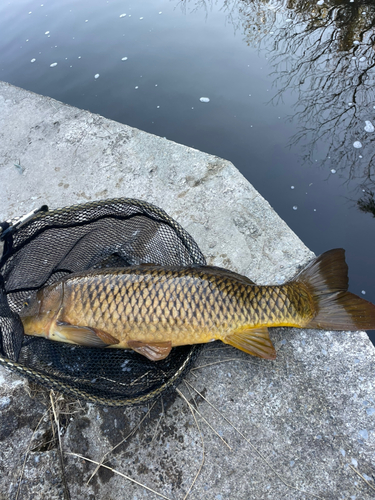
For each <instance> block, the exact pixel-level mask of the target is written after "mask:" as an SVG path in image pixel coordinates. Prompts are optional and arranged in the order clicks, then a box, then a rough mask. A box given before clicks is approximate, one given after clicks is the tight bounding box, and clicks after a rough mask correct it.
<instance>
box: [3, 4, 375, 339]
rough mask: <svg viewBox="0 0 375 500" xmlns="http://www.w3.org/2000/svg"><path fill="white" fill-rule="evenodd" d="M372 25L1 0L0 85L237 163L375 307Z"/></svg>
mask: <svg viewBox="0 0 375 500" xmlns="http://www.w3.org/2000/svg"><path fill="white" fill-rule="evenodd" d="M374 17H375V4H374V3H372V2H370V1H367V2H366V1H357V0H345V1H344V0H343V1H337V0H330V1H324V0H317V1H306V0H295V1H294V2H289V3H287V2H284V3H283V2H277V1H275V0H274V1H269V2H266V1H260V0H254V1H235V0H233V1H231V0H227V1H224V0H221V1H217V2H215V1H209V0H207V1H203V0H201V1H200V0H193V1H178V0H170V1H161V0H159V1H158V0H152V1H151V0H133V1H124V0H122V1H118V0H113V1H112V0H109V1H107V0H90V1H89V0H80V1H79V2H77V1H73V0H70V1H65V0H64V1H63V0H38V1H26V0H24V1H22V0H14V1H3V2H1V5H0V79H1V80H4V81H6V82H9V83H12V84H14V85H17V86H19V87H22V88H25V89H28V90H32V91H34V92H37V93H39V94H43V95H48V96H51V97H53V98H55V99H58V100H60V101H63V102H65V103H68V104H71V105H73V106H77V107H78V108H83V109H88V110H90V111H92V112H94V113H99V114H101V115H103V116H105V117H107V118H111V119H113V120H117V121H119V122H122V123H126V124H127V125H131V126H133V127H138V128H140V129H142V130H145V131H147V132H151V133H153V134H156V135H160V136H163V137H167V138H168V139H171V140H173V141H176V142H179V143H182V144H186V145H188V146H192V147H194V148H197V149H200V150H202V151H205V152H208V153H211V154H214V155H217V156H220V157H223V158H226V159H228V160H230V161H232V162H233V163H234V165H235V166H236V167H237V168H238V169H239V170H240V171H241V172H242V174H243V175H244V176H245V177H246V178H247V179H248V180H249V182H250V183H251V184H252V185H253V186H254V187H255V188H256V189H257V190H258V191H259V192H260V193H261V194H262V195H263V196H264V197H265V198H266V199H267V200H268V201H269V203H270V204H271V205H272V206H273V208H274V209H275V210H276V211H277V212H278V214H279V215H280V216H281V217H282V218H283V219H284V220H285V221H286V222H287V224H288V225H289V226H290V227H291V228H292V229H293V230H294V231H295V233H296V234H297V235H298V236H299V237H300V239H301V240H302V241H303V242H304V243H305V244H306V245H307V246H308V247H309V248H310V249H311V250H313V251H314V252H315V253H316V254H319V253H322V252H324V251H325V250H328V249H330V248H335V247H343V248H345V249H346V256H347V262H348V264H349V276H350V290H351V291H352V292H354V293H356V294H358V295H360V296H362V297H363V298H366V299H368V300H370V301H372V302H375V266H374V262H375V258H374V248H375V219H374V216H375V201H374V192H375V182H374V181H375V177H374V175H375V174H374V158H375V143H374V139H375V129H374V127H375V95H374V92H375V86H374V65H375V52H374V50H373V46H374V42H375V33H374V28H373V24H374V22H373V21H374ZM21 160H22V159H21ZM370 338H372V340H373V341H374V339H375V334H371V335H370Z"/></svg>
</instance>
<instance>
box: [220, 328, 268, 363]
mask: <svg viewBox="0 0 375 500" xmlns="http://www.w3.org/2000/svg"><path fill="white" fill-rule="evenodd" d="M222 340H223V342H225V343H226V344H229V345H232V346H233V347H236V348H237V349H240V350H241V351H244V352H247V353H248V354H252V355H253V356H258V357H259V358H265V359H275V358H276V351H275V348H274V346H273V344H272V342H271V339H270V337H269V334H268V328H266V327H259V328H246V329H245V328H244V329H241V330H236V331H235V332H233V333H231V334H230V335H228V336H227V337H226V338H225V339H222Z"/></svg>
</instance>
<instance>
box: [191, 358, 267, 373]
mask: <svg viewBox="0 0 375 500" xmlns="http://www.w3.org/2000/svg"><path fill="white" fill-rule="evenodd" d="M228 361H241V362H242V363H250V364H251V365H257V366H258V364H257V363H254V362H253V361H249V360H248V359H240V358H227V359H222V360H220V361H213V362H212V363H207V364H206V365H199V366H195V367H194V368H192V369H191V370H190V371H191V372H192V371H194V370H199V368H206V367H207V366H212V365H219V364H220V363H227V362H228Z"/></svg>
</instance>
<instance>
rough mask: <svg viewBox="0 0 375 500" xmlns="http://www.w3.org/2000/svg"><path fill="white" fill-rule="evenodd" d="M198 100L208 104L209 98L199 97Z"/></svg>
mask: <svg viewBox="0 0 375 500" xmlns="http://www.w3.org/2000/svg"><path fill="white" fill-rule="evenodd" d="M199 100H200V102H210V99H209V97H201V98H200V99H199Z"/></svg>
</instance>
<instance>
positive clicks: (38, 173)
mask: <svg viewBox="0 0 375 500" xmlns="http://www.w3.org/2000/svg"><path fill="white" fill-rule="evenodd" d="M0 139H1V150H0V175H1V186H2V190H1V191H2V195H1V197H0V220H4V219H7V218H10V217H14V216H18V215H21V214H23V213H25V212H28V211H29V210H31V209H32V208H36V207H38V206H40V205H42V204H45V203H47V204H48V205H49V206H50V208H55V207H59V206H64V205H70V204H73V203H79V202H84V201H86V200H93V199H102V198H109V197H111V198H112V197H118V196H126V197H133V198H140V199H144V200H147V201H149V202H152V203H155V204H156V205H158V206H160V207H161V208H163V209H164V210H166V211H167V212H168V213H169V214H170V215H171V216H172V217H174V218H175V219H176V220H178V222H180V223H181V224H182V225H183V227H185V229H187V231H189V232H190V233H191V235H192V236H193V237H194V238H195V240H196V241H197V243H198V244H199V246H200V247H201V249H202V251H203V253H204V254H205V255H206V257H207V259H208V261H209V263H210V264H215V265H219V266H224V267H227V268H230V269H232V270H234V271H237V272H240V273H243V274H246V275H247V276H249V277H250V278H251V279H253V280H254V281H255V282H258V283H280V282H282V281H284V280H286V279H288V278H290V277H291V276H292V275H293V274H294V273H295V272H296V270H297V268H298V266H300V265H302V264H305V263H306V262H307V261H308V260H309V259H310V258H311V256H312V253H311V252H310V251H309V250H308V249H307V248H306V247H305V246H304V245H303V244H302V242H301V241H300V240H299V239H298V238H297V236H296V235H295V234H294V233H293V232H292V231H291V230H290V229H289V228H288V226H287V225H286V224H285V223H284V222H283V221H282V220H281V219H280V218H279V217H278V216H277V214H276V213H275V212H274V211H273V210H272V208H271V207H270V205H269V204H268V203H267V202H266V201H265V200H264V199H263V198H262V197H261V196H260V195H259V193H258V192H257V191H256V190H255V189H254V188H253V187H252V186H251V185H250V184H249V183H248V182H247V181H246V180H245V179H244V177H243V176H242V175H241V174H240V173H239V172H238V171H237V170H236V168H235V167H234V166H233V165H232V164H231V163H230V162H228V161H225V160H223V159H221V158H217V157H214V156H211V155H207V154H205V153H202V152H200V151H197V150H194V149H191V148H188V147H186V146H182V145H179V144H176V143H173V142H171V141H168V140H166V139H163V138H160V137H156V136H153V135H150V134H147V133H145V132H142V131H140V130H137V129H134V128H131V127H128V126H126V125H122V124H119V123H116V122H113V121H111V120H107V119H105V118H103V117H101V116H98V115H94V114H92V113H89V112H87V111H82V110H79V109H76V108H73V107H70V106H67V105H65V104H62V103H60V102H57V101H55V100H53V99H50V98H47V97H42V96H39V95H36V94H33V93H31V92H27V91H25V90H22V89H19V88H16V87H13V86H11V85H9V84H6V83H0ZM15 165H18V166H15ZM271 335H272V338H273V340H274V342H275V346H276V349H277V351H278V358H277V360H276V361H275V362H267V361H264V360H258V359H255V358H250V357H249V356H247V355H245V354H243V353H241V352H239V351H236V350H234V349H232V348H230V347H227V346H226V347H225V348H224V346H223V345H221V344H218V345H216V344H215V345H214V346H212V345H210V346H207V348H206V349H205V351H204V353H203V355H202V357H201V358H200V359H199V360H198V362H197V365H198V366H202V368H199V369H197V370H195V371H193V372H192V373H191V374H190V375H189V376H188V381H189V382H190V384H192V385H193V386H195V387H196V389H198V390H199V391H200V392H202V394H204V396H205V397H206V398H207V399H208V400H209V401H211V402H212V403H213V404H214V405H216V406H217V407H218V408H219V409H220V411H221V412H222V413H223V415H225V417H226V418H227V419H229V420H230V421H231V422H232V423H233V425H234V426H235V427H236V428H237V429H238V430H240V431H241V433H242V434H243V435H244V436H246V437H247V438H248V439H249V441H250V442H247V441H246V440H245V439H244V437H243V436H241V435H240V434H238V432H236V431H235V430H234V429H233V427H231V426H230V425H229V424H228V422H227V421H226V420H224V419H223V418H222V417H221V416H220V415H219V414H218V413H217V412H215V411H214V410H213V408H212V407H211V406H209V404H208V403H207V402H206V401H205V400H203V399H202V398H200V397H198V398H197V402H198V409H199V411H200V412H201V413H202V414H203V415H204V416H205V418H206V419H207V420H208V421H209V422H210V424H211V425H212V426H213V427H214V428H215V429H216V431H217V432H218V433H219V435H220V436H221V437H223V438H224V439H225V440H226V441H227V442H228V444H229V445H230V446H231V448H232V450H231V451H230V450H229V449H228V448H227V447H226V446H225V445H224V444H223V442H222V441H221V440H220V439H219V437H218V436H217V435H216V434H214V433H213V431H212V430H211V429H210V428H209V427H207V426H206V425H205V423H204V422H202V421H201V423H200V427H201V430H202V432H203V437H204V441H205V450H204V456H205V462H204V465H203V467H202V470H201V473H200V475H199V477H198V479H197V481H196V483H195V485H194V487H193V489H192V490H191V492H190V495H189V497H188V498H191V499H197V500H198V499H202V498H207V499H212V500H214V499H215V500H224V499H231V500H245V499H246V500H248V499H281V498H285V499H293V500H294V499H296V500H297V499H302V498H310V497H312V494H314V495H316V496H318V497H319V498H324V499H340V498H345V499H346V498H357V499H363V500H367V499H368V500H369V499H371V498H374V493H375V492H374V491H373V490H372V489H371V487H370V486H372V487H373V488H375V483H374V476H373V475H374V469H373V459H374V451H375V402H374V394H373V380H374V362H375V351H374V348H373V346H372V345H371V343H370V341H369V340H368V338H367V335H366V334H365V333H361V332H345V333H340V332H321V331H313V330H297V329H274V330H273V331H272V333H271ZM217 361H221V363H218V364H212V363H216V362H217ZM205 365H209V366H205ZM0 381H1V384H0V414H1V417H0V431H1V432H0V440H2V441H3V442H2V445H1V446H0V485H1V488H0V491H1V493H0V500H2V499H3V498H4V499H5V498H13V497H14V496H15V492H16V483H17V479H18V477H19V474H20V472H21V469H22V463H23V456H24V453H25V452H26V449H27V447H28V444H29V442H30V439H31V437H32V434H33V430H34V429H35V427H36V425H37V423H38V421H39V419H40V418H41V417H42V415H43V412H44V411H45V407H44V406H43V400H41V401H40V400H39V399H38V398H37V399H35V398H30V396H29V395H28V393H27V391H29V385H28V383H27V382H25V381H24V380H23V379H19V378H17V377H15V376H14V375H13V374H11V373H9V372H8V371H6V370H4V369H1V368H0ZM179 389H180V390H181V391H182V392H183V393H184V394H185V395H186V397H187V398H188V399H189V400H190V401H192V399H193V394H194V391H193V390H192V389H190V390H191V391H192V392H191V393H189V391H188V389H187V387H186V386H185V385H184V384H181V386H180V388H179ZM145 411H147V409H143V408H135V409H128V410H126V411H124V410H122V409H111V408H108V409H107V408H104V409H103V408H98V407H95V406H93V405H83V408H82V410H79V411H77V413H73V414H72V416H71V420H68V421H67V423H66V426H65V428H64V438H63V445H64V449H65V451H73V452H75V453H78V454H82V455H84V456H86V457H89V458H91V459H93V460H100V459H101V457H102V455H103V454H104V453H105V452H107V451H108V450H109V449H110V448H111V447H112V446H114V445H116V444H117V443H118V442H119V441H121V439H123V438H124V437H125V436H126V435H127V433H128V431H129V430H130V429H131V427H132V425H136V424H137V423H138V422H139V421H140V420H141V418H142V417H143V416H144V415H145ZM43 426H44V427H43ZM43 426H42V431H41V432H40V434H41V437H40V439H41V440H42V441H43V439H44V438H43V436H44V437H45V439H47V438H46V436H48V435H49V434H48V433H49V432H50V424H49V420H48V419H47V420H46V422H44V423H43ZM43 429H44V431H43ZM43 432H44V434H43ZM32 439H33V442H35V439H36V438H35V435H34V437H33V438H32ZM34 444H35V443H34ZM254 447H256V449H254ZM34 449H35V450H37V451H34V452H31V453H30V454H29V456H28V459H27V462H26V466H25V472H24V476H23V483H22V485H21V490H20V495H19V499H31V498H46V499H47V498H48V499H55V498H56V499H57V498H61V497H62V485H61V472H60V465H59V462H58V457H57V453H56V450H55V449H52V450H49V451H43V446H41V445H38V446H34ZM201 461H202V443H201V438H200V433H199V431H198V429H197V427H196V424H195V422H194V420H193V417H192V415H191V413H190V411H189V409H188V407H187V405H186V402H185V401H184V400H183V399H182V398H181V397H180V396H179V395H177V393H176V394H175V395H174V396H173V397H169V398H167V399H165V401H164V404H163V406H162V404H161V402H158V403H157V404H156V406H155V407H154V408H153V410H152V412H151V417H147V419H146V420H145V421H144V422H143V424H142V426H141V427H140V428H139V429H138V430H137V432H136V433H135V434H134V435H133V437H131V438H129V439H128V440H127V441H126V443H124V444H123V445H121V446H120V447H119V448H118V449H117V450H116V452H114V453H113V454H111V455H109V462H110V465H111V466H112V467H113V468H115V469H117V470H119V471H120V472H122V473H124V474H126V475H129V476H131V477H133V478H134V479H136V480H137V481H139V482H141V483H144V484H146V485H147V486H149V487H150V488H153V489H155V490H156V491H158V492H160V493H162V494H163V495H165V496H167V497H168V498H170V499H180V498H181V499H182V498H183V497H184V495H185V493H186V492H187V490H188V488H189V486H190V485H191V483H192V481H193V479H194V476H195V474H196V472H197V471H198V469H199V466H200V464H201ZM352 467H353V468H354V469H355V470H357V471H358V472H359V473H360V474H363V477H364V479H366V480H367V481H368V483H366V481H365V480H364V479H363V478H361V477H360V476H359V475H358V474H356V472H355V471H354V469H353V468H352ZM92 469H93V466H92V465H90V464H88V463H86V462H84V461H82V460H80V459H78V458H76V457H72V456H66V472H67V478H68V485H69V489H70V492H71V496H72V498H80V499H84V500H85V499H90V500H91V499H92V498H95V499H103V500H104V499H109V498H115V497H116V498H124V499H125V498H126V499H128V498H129V499H140V498H150V499H151V498H157V497H156V496H155V494H154V493H151V492H150V491H147V490H144V489H142V488H140V487H139V486H136V485H133V484H130V483H129V482H128V481H127V480H126V479H124V478H122V477H120V476H117V475H115V474H114V473H113V472H111V471H109V470H108V469H104V468H102V469H100V472H99V473H98V474H97V475H96V476H95V478H94V480H93V481H92V482H90V484H89V485H88V486H87V485H86V481H87V480H88V478H89V477H90V471H91V470H92ZM5 470H6V471H7V473H6V474H5V473H4V471H5ZM281 478H282V479H281ZM4 495H5V496H4ZM312 498H313V497H312Z"/></svg>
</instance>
